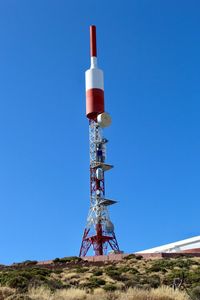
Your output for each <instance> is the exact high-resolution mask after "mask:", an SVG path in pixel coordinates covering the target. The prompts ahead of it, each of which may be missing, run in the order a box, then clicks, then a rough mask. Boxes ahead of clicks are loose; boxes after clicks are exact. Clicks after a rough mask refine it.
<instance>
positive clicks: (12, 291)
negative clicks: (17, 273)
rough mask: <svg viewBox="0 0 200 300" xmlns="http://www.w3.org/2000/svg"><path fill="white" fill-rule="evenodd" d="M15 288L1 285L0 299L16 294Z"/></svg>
mask: <svg viewBox="0 0 200 300" xmlns="http://www.w3.org/2000/svg"><path fill="white" fill-rule="evenodd" d="M15 292H16V291H15V289H11V288H9V287H6V286H4V287H0V300H4V299H7V298H8V297H10V296H12V295H14V294H15Z"/></svg>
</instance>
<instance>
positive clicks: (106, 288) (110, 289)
mask: <svg viewBox="0 0 200 300" xmlns="http://www.w3.org/2000/svg"><path fill="white" fill-rule="evenodd" d="M103 289H104V291H106V292H114V291H116V290H117V287H116V286H115V285H114V284H106V285H104V287H103Z"/></svg>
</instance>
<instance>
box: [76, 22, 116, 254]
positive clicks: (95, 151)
mask: <svg viewBox="0 0 200 300" xmlns="http://www.w3.org/2000/svg"><path fill="white" fill-rule="evenodd" d="M90 56H91V66H90V69H89V70H87V71H86V73H85V83H86V116H87V118H88V119H89V138H90V209H89V214H88V218H87V224H86V228H85V230H84V234H83V239H82V243H81V248H80V253H79V256H85V255H86V254H87V252H88V250H89V249H90V248H91V247H92V248H93V250H94V253H95V255H104V254H107V251H108V248H110V249H112V250H113V251H114V252H115V253H119V252H120V250H119V246H118V243H117V239H116V237H115V233H114V225H113V224H112V222H111V221H110V217H109V213H108V207H109V205H112V204H115V203H116V201H114V200H111V199H107V198H106V197H105V180H104V179H105V177H104V173H105V172H106V171H108V170H110V169H111V168H112V167H113V166H111V165H109V164H106V163H105V160H106V144H107V142H108V140H107V139H106V138H104V137H103V132H102V131H103V130H102V129H103V128H104V127H108V126H109V125H110V124H111V118H110V116H109V114H108V113H106V112H105V111H104V80H103V71H102V70H100V69H99V68H98V66H97V46H96V27H95V26H93V25H92V26H90Z"/></svg>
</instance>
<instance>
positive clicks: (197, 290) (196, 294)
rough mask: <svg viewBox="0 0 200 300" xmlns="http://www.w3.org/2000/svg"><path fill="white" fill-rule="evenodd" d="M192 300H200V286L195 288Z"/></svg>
mask: <svg viewBox="0 0 200 300" xmlns="http://www.w3.org/2000/svg"><path fill="white" fill-rule="evenodd" d="M191 296H192V299H194V300H199V299H200V286H196V287H195V288H193V290H192V292H191Z"/></svg>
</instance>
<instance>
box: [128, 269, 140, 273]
mask: <svg viewBox="0 0 200 300" xmlns="http://www.w3.org/2000/svg"><path fill="white" fill-rule="evenodd" d="M129 273H131V274H139V271H138V270H137V269H136V268H131V269H130V270H129Z"/></svg>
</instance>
